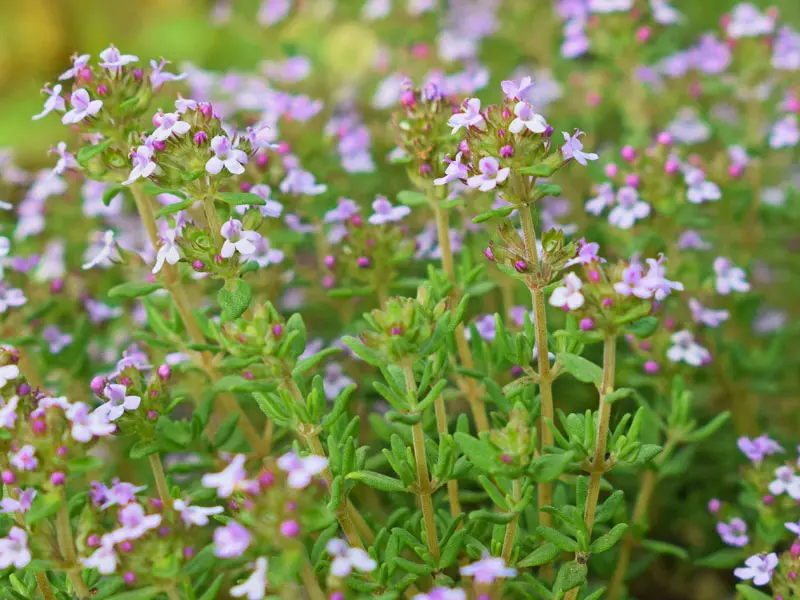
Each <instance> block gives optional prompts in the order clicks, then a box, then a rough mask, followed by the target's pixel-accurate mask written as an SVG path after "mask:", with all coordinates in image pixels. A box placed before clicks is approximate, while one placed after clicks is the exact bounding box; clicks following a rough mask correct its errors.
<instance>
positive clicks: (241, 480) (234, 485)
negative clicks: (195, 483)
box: [202, 454, 253, 498]
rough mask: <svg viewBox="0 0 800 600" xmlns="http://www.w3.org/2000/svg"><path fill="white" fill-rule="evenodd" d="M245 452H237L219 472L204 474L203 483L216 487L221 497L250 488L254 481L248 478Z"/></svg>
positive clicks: (209, 486) (208, 486) (206, 485)
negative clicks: (245, 468) (245, 466)
mask: <svg viewBox="0 0 800 600" xmlns="http://www.w3.org/2000/svg"><path fill="white" fill-rule="evenodd" d="M245 460H246V457H245V455H244V454H237V455H236V456H234V457H233V460H232V461H231V462H230V463H229V464H228V466H227V467H225V468H224V469H223V470H222V471H220V472H219V473H206V474H205V475H203V479H202V483H203V485H204V486H205V487H207V488H215V489H216V490H217V495H218V496H219V497H220V498H227V497H228V496H230V495H231V494H233V492H235V491H238V490H248V489H250V488H252V486H253V483H252V482H251V481H248V480H247V472H246V471H245V470H244V462H245Z"/></svg>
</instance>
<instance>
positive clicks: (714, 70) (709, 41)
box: [692, 33, 731, 75]
mask: <svg viewBox="0 0 800 600" xmlns="http://www.w3.org/2000/svg"><path fill="white" fill-rule="evenodd" d="M692 59H693V63H694V65H695V66H696V67H697V68H698V69H699V70H700V71H702V72H703V73H707V74H709V75H717V74H719V73H722V72H723V71H724V70H725V69H727V68H728V65H729V64H730V62H731V49H730V47H729V46H728V44H726V43H725V42H721V41H719V40H718V39H717V38H716V36H714V35H713V34H711V33H706V34H705V35H703V36H701V37H700V43H699V44H698V45H697V46H696V47H695V48H694V49H693V50H692Z"/></svg>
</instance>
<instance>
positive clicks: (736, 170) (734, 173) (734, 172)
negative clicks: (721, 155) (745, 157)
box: [728, 163, 744, 178]
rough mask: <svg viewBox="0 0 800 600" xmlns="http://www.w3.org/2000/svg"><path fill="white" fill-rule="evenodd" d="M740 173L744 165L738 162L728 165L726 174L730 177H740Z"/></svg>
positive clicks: (742, 171)
mask: <svg viewBox="0 0 800 600" xmlns="http://www.w3.org/2000/svg"><path fill="white" fill-rule="evenodd" d="M742 173H744V167H743V166H742V165H740V164H736V163H734V164H732V165H730V166H729V167H728V175H730V176H731V177H734V178H736V177H741V176H742Z"/></svg>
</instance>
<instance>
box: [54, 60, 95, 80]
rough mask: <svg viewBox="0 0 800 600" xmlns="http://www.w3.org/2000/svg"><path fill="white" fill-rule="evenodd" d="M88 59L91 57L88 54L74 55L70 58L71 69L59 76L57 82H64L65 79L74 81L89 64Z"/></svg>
mask: <svg viewBox="0 0 800 600" xmlns="http://www.w3.org/2000/svg"><path fill="white" fill-rule="evenodd" d="M89 58H91V57H90V56H89V55H88V54H81V55H78V54H75V55H74V56H73V57H72V67H71V68H69V69H67V70H66V71H64V72H63V73H62V74H61V75H59V76H58V80H59V81H66V80H67V79H74V78H76V77H78V76H79V75H80V74H81V71H83V70H84V69H85V68H86V65H87V64H89ZM59 87H60V86H59Z"/></svg>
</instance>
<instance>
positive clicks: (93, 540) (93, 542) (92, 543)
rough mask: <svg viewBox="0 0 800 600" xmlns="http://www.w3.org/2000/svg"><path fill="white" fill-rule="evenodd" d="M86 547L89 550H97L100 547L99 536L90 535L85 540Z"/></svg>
mask: <svg viewBox="0 0 800 600" xmlns="http://www.w3.org/2000/svg"><path fill="white" fill-rule="evenodd" d="M86 545H87V546H89V548H97V547H98V546H99V545H100V536H99V535H95V534H92V535H90V536H89V537H87V538H86Z"/></svg>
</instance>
